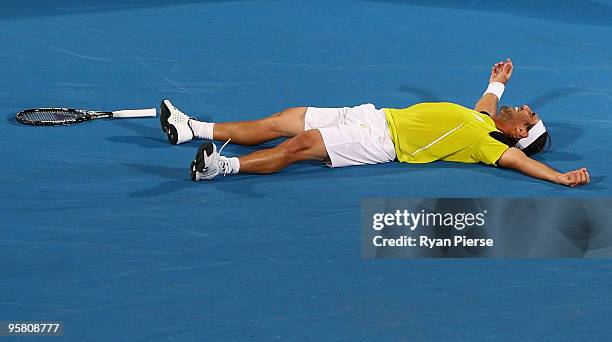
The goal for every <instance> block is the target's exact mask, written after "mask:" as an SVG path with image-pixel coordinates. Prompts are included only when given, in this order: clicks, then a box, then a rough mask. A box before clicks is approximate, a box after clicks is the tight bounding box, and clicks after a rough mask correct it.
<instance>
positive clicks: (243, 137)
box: [193, 107, 307, 145]
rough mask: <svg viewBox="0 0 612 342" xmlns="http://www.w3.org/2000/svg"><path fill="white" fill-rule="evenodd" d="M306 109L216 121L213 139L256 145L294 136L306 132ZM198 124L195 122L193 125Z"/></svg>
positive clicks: (290, 109) (299, 108)
mask: <svg viewBox="0 0 612 342" xmlns="http://www.w3.org/2000/svg"><path fill="white" fill-rule="evenodd" d="M306 109H307V107H293V108H287V109H285V110H283V111H281V112H278V113H275V114H273V115H272V116H269V117H266V118H263V119H259V120H252V121H239V122H222V123H215V124H214V127H213V139H214V140H217V141H227V140H228V139H232V143H235V144H241V145H256V144H261V143H264V142H266V141H270V140H274V139H277V138H290V137H294V136H296V135H298V134H300V133H302V132H304V114H306ZM197 125H198V124H197V123H194V124H193V127H195V126H197ZM194 131H196V130H194ZM196 135H197V134H196Z"/></svg>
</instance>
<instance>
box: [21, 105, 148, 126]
mask: <svg viewBox="0 0 612 342" xmlns="http://www.w3.org/2000/svg"><path fill="white" fill-rule="evenodd" d="M156 115H157V112H156V110H155V108H149V109H131V110H118V111H114V112H100V111H94V110H84V109H72V108H34V109H25V110H22V111H20V112H19V113H17V114H16V115H15V119H16V120H17V122H19V123H22V124H24V125H34V126H53V125H70V124H75V123H79V122H83V121H89V120H97V119H108V118H142V117H155V116H156Z"/></svg>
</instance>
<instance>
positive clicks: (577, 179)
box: [557, 168, 591, 188]
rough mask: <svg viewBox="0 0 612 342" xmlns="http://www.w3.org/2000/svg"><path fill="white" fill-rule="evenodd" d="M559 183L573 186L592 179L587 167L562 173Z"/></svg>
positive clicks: (558, 178)
mask: <svg viewBox="0 0 612 342" xmlns="http://www.w3.org/2000/svg"><path fill="white" fill-rule="evenodd" d="M557 180H558V182H557V183H559V184H563V185H567V186H571V187H572V188H573V187H575V186H578V185H583V184H587V183H589V182H590V181H591V176H590V175H589V172H588V171H587V169H586V168H582V169H578V170H574V171H570V172H566V173H562V174H560V175H559V176H558V177H557Z"/></svg>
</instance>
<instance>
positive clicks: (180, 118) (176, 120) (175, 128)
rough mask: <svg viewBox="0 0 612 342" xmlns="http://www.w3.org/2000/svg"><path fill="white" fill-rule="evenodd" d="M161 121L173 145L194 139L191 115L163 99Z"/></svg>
mask: <svg viewBox="0 0 612 342" xmlns="http://www.w3.org/2000/svg"><path fill="white" fill-rule="evenodd" d="M159 107H160V115H159V122H160V124H161V128H162V130H163V131H164V133H166V135H167V136H168V141H169V142H170V143H171V144H172V145H178V144H182V143H184V142H188V141H191V139H193V131H192V130H191V127H189V119H190V118H189V117H188V116H187V115H185V114H183V112H181V111H180V110H178V109H177V108H176V107H174V106H173V105H172V103H170V100H163V101H162V102H161V104H160V106H159Z"/></svg>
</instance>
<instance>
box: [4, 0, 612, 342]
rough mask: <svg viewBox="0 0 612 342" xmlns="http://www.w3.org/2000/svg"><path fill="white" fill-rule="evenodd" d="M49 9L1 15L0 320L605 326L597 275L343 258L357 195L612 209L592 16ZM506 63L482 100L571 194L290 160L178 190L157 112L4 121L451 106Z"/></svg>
mask: <svg viewBox="0 0 612 342" xmlns="http://www.w3.org/2000/svg"><path fill="white" fill-rule="evenodd" d="M51 3H52V2H43V1H35V0H22V1H19V2H11V3H5V4H2V5H0V9H1V11H0V32H1V34H0V44H1V46H2V50H1V51H0V64H1V65H2V81H3V82H2V83H1V84H0V90H1V91H0V112H1V113H2V114H3V115H4V117H3V120H2V121H1V122H0V144H1V145H2V162H1V163H0V165H1V167H0V173H1V174H2V177H1V178H0V190H1V193H2V195H1V200H0V210H1V217H2V223H1V230H0V232H1V234H2V235H1V237H0V251H1V252H0V269H1V270H2V277H1V278H0V279H1V280H0V294H1V295H0V321H9V320H54V321H63V322H64V325H65V326H64V331H65V332H64V338H65V339H66V340H74V341H83V340H87V341H92V340H99V341H108V340H126V341H134V340H139V341H150V340H169V341H194V340H200V341H226V340H227V341H235V340H264V341H269V340H348V341H357V340H383V341H384V340H406V341H426V340H451V341H459V340H461V341H463V340H465V341H474V340H496V341H504V340H511V341H515V340H520V339H526V340H545V341H549V340H550V341H559V340H568V341H573V340H584V341H592V340H605V339H606V338H609V336H610V334H612V328H611V327H610V324H609V322H608V321H609V319H608V318H609V317H610V316H611V315H612V295H610V291H609V289H610V288H611V287H612V262H611V261H609V260H605V259H598V260H569V259H552V260H423V259H421V260H417V259H402V260H399V259H396V260H389V259H384V260H364V259H362V257H361V251H360V241H361V231H360V203H361V200H362V199H363V198H373V197H386V198H402V197H542V200H543V201H545V200H546V197H583V198H601V197H609V196H611V195H612V180H611V178H610V177H609V174H610V173H611V171H612V170H611V169H612V168H611V166H610V165H611V163H612V157H611V151H612V148H611V147H610V143H609V142H610V138H611V137H612V134H611V133H610V132H611V129H612V119H611V118H610V116H611V114H612V85H611V84H612V83H611V79H612V59H611V57H610V56H612V46H611V45H610V42H611V41H612V20H610V18H612V2H610V1H577V0H567V1H560V2H556V1H550V0H546V1H526V0H519V1H507V2H504V1H472V0H470V1H467V0H466V1H446V0H434V1H420V0H414V1H409V0H406V1H401V0H395V1H394V0H338V1H320V0H313V1H246V0H245V1H221V0H218V1H213V0H210V1H196V0H193V1H186V0H185V1H180V0H179V1H172V2H166V1H159V0H138V1H131V2H127V3H126V2H123V1H117V0H108V1H104V2H102V1H94V0H84V1H80V2H79V3H78V4H74V3H71V2H66V1H61V2H53V3H54V4H51ZM506 57H510V58H512V60H513V62H514V64H515V70H514V75H513V78H512V81H511V82H510V84H509V86H508V88H507V90H506V93H505V94H504V99H503V101H502V102H504V103H508V104H517V105H519V104H523V103H527V104H529V105H530V106H531V107H532V108H533V109H534V110H535V111H537V112H538V113H539V114H540V116H541V117H542V119H543V120H545V121H546V123H547V125H548V127H549V131H550V133H551V137H552V145H551V148H550V149H549V151H547V152H546V153H544V154H541V155H539V156H537V157H536V159H538V160H541V161H544V162H546V163H547V164H549V165H551V166H553V167H554V168H557V169H559V170H565V171H569V170H573V169H576V168H579V167H587V168H589V171H590V173H591V175H592V182H591V184H589V185H587V186H584V187H581V188H576V189H571V188H567V187H562V186H559V185H554V184H552V183H546V182H542V181H537V180H534V179H532V178H529V177H527V176H524V175H522V174H519V173H517V172H515V171H509V170H502V169H495V168H491V167H485V166H481V165H466V164H457V163H445V162H437V163H434V164H426V165H408V164H400V163H389V164H384V165H375V166H361V167H348V168H339V169H329V168H327V167H325V166H323V165H321V164H319V163H315V162H312V163H309V162H306V163H301V164H298V165H294V166H291V167H289V168H288V169H287V170H285V171H283V172H280V173H278V174H274V175H269V176H255V175H236V176H227V177H219V178H216V179H215V180H214V181H212V182H199V183H195V182H192V181H191V180H190V178H189V162H190V161H191V160H192V159H193V157H194V154H195V152H196V151H197V148H198V145H199V144H198V143H195V142H193V143H188V144H183V145H178V146H173V145H170V144H168V142H167V140H166V137H165V135H164V134H163V132H162V131H161V130H160V125H159V121H158V120H157V119H125V120H99V121H94V122H87V123H83V124H80V125H75V126H63V127H29V126H23V125H20V124H18V123H17V122H16V121H15V120H14V115H15V113H16V112H17V111H19V110H21V109H23V108H34V107H50V106H55V107H75V108H87V109H99V110H115V109H126V108H149V107H158V106H159V101H160V100H161V99H164V98H169V99H171V100H172V101H173V103H175V104H176V105H177V106H178V107H180V108H181V110H183V111H185V112H186V113H188V114H190V115H192V116H195V117H199V118H204V119H208V120H212V121H219V122H221V121H236V120H247V119H255V118H260V117H263V116H266V115H269V114H271V113H274V112H276V111H278V110H281V109H283V108H286V107H291V106H304V105H312V106H319V107H342V106H349V105H358V104H361V103H367V102H371V103H374V104H376V105H377V106H379V107H395V108H403V107H407V106H409V105H411V104H414V103H417V102H426V101H450V102H456V103H459V104H462V105H465V106H472V105H473V104H474V103H475V102H476V101H477V100H478V98H479V97H480V96H481V95H482V92H483V91H484V89H485V88H486V85H487V82H488V77H489V76H488V75H489V72H490V65H491V64H493V63H495V62H496V61H498V60H500V59H505V58H506ZM273 145H274V144H272V143H268V144H265V145H264V147H265V146H273ZM219 146H220V145H219ZM259 148H261V146H250V147H249V146H238V145H232V144H230V145H228V146H227V147H226V148H225V150H224V152H225V153H226V154H227V155H229V156H236V155H241V154H244V153H248V152H251V151H254V150H256V149H259ZM15 340H17V338H15Z"/></svg>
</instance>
